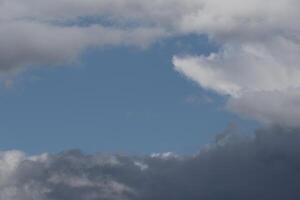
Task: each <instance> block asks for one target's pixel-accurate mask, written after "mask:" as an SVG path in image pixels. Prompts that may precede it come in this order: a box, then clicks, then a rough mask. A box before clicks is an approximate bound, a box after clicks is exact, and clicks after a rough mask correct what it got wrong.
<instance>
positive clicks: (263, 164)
mask: <svg viewBox="0 0 300 200" xmlns="http://www.w3.org/2000/svg"><path fill="white" fill-rule="evenodd" d="M299 151H300V134H299V130H292V129H283V128H279V127H275V128H270V129H264V130H260V131H258V132H257V133H256V135H255V137H253V138H248V137H245V136H241V135H239V134H237V132H236V131H234V130H231V129H228V130H227V131H225V132H224V133H222V134H220V135H218V137H217V138H216V142H215V143H214V144H211V145H209V146H207V147H206V148H205V149H203V150H202V151H201V152H200V153H199V154H197V155H194V156H178V155H174V154H172V153H164V154H153V155H150V156H139V157H135V156H120V155H104V154H95V155H85V154H82V153H81V152H79V151H68V152H64V153H60V154H54V155H47V154H44V155H39V156H31V157H28V156H26V155H24V153H22V152H19V151H8V152H1V153H0V199H1V200H71V199H72V200H96V199H104V200H121V199H122V200H124V199H125V200H126V199H127V200H150V199H151V200H160V199H162V200H164V199H174V200H177V199H178V200H182V199H190V200H196V199H197V200H198V199H207V200H215V199H232V200H240V199H245V200H253V199H265V200H277V199H278V200H279V199H290V200H294V199H295V200H296V199H299V197H300V192H299V188H298V186H299V184H300V173H299V167H300V159H299Z"/></svg>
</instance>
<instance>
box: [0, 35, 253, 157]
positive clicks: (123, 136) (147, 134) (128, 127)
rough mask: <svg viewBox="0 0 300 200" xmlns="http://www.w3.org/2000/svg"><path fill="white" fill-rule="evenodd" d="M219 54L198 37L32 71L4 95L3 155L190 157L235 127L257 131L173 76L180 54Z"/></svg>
mask: <svg viewBox="0 0 300 200" xmlns="http://www.w3.org/2000/svg"><path fill="white" fill-rule="evenodd" d="M199 47H200V48H199ZM216 49H217V48H216V46H215V45H213V44H211V43H210V42H208V39H207V38H206V37H205V36H200V37H198V36H194V35H190V36H186V37H181V38H173V39H169V40H165V41H161V42H157V43H156V44H154V45H152V46H150V47H148V48H146V49H140V48H135V47H118V48H109V47H107V48H94V49H89V50H87V51H85V52H84V53H83V55H82V56H81V58H80V59H79V62H78V63H77V64H71V65H68V66H63V67H53V68H39V69H36V70H30V71H28V72H27V73H25V74H22V75H20V76H18V78H17V79H16V80H15V83H14V85H13V86H12V87H11V88H4V87H3V88H2V89H1V94H0V95H1V98H0V108H1V111H2V112H1V113H2V114H1V116H0V121H1V126H0V132H1V133H2V140H1V148H2V149H12V148H13V149H21V150H23V151H25V152H28V153H41V152H59V151H62V150H65V149H74V148H79V149H82V150H84V151H86V152H97V151H102V152H103V151H104V152H123V153H124V152H126V153H134V154H146V153H153V152H165V151H174V152H177V153H184V154H185V153H194V152H197V151H198V150H199V149H200V148H201V147H202V146H203V145H204V144H207V143H209V142H210V141H212V140H213V138H214V136H215V134H217V133H218V132H221V131H222V130H223V129H224V128H225V127H226V126H227V125H228V124H229V123H231V122H234V123H237V124H239V125H240V126H241V128H242V129H245V130H246V131H250V130H252V129H253V128H254V127H255V126H256V125H255V123H254V122H252V121H247V120H242V119H240V118H238V117H237V116H235V115H234V114H232V113H230V112H227V111H226V110H225V109H224V102H225V98H226V97H225V98H224V97H221V96H219V95H217V94H215V93H213V92H209V91H206V90H203V89H201V88H199V87H198V85H197V84H196V83H194V82H192V81H189V80H188V79H186V78H185V77H184V76H182V75H181V74H179V73H178V72H176V71H175V70H174V69H173V68H174V67H173V64H172V62H171V60H172V56H173V55H174V54H186V53H189V54H193V53H195V54H196V53H197V54H199V53H200V54H208V53H210V52H212V51H215V50H216Z"/></svg>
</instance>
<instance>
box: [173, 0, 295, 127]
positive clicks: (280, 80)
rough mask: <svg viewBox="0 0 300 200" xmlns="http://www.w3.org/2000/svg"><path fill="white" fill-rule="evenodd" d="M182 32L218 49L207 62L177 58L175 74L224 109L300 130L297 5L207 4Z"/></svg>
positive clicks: (282, 1)
mask: <svg viewBox="0 0 300 200" xmlns="http://www.w3.org/2000/svg"><path fill="white" fill-rule="evenodd" d="M205 2H206V3H205V6H204V7H203V9H202V10H201V11H199V12H198V13H197V14H192V15H190V16H188V17H186V18H185V20H183V23H182V27H183V30H185V31H187V32H191V31H195V32H198V33H203V34H207V35H209V36H210V38H211V39H212V40H214V41H215V42H217V43H218V44H220V49H219V51H218V52H213V53H211V54H210V55H209V56H203V55H200V56H185V57H180V56H175V57H174V58H173V63H174V65H175V69H176V70H177V71H179V72H181V73H183V74H185V75H186V76H187V77H189V78H190V79H192V80H194V81H196V82H197V83H199V85H200V86H201V87H204V88H206V89H209V90H213V91H215V92H217V93H219V94H221V95H224V96H227V97H228V98H229V103H228V106H227V107H228V108H229V109H230V110H232V111H235V112H237V113H240V114H242V115H244V116H247V117H252V118H255V119H258V120H260V121H262V122H265V123H277V124H278V123H279V124H285V125H288V126H299V123H298V121H299V120H300V114H299V113H300V112H299V111H300V110H299V106H298V102H299V101H300V95H299V92H298V90H299V87H300V79H299V76H300V69H299V67H300V66H299V64H300V59H299V54H300V37H299V35H300V29H299V27H300V26H299V25H300V24H299V20H297V19H299V18H300V14H299V6H300V5H299V2H298V1H294V0H279V1H276V2H274V1H264V2H261V1H256V0H255V1H236V0H230V1H226V3H225V2H223V3H221V1H218V0H212V1H205Z"/></svg>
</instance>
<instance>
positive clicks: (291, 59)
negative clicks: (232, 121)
mask: <svg viewBox="0 0 300 200" xmlns="http://www.w3.org/2000/svg"><path fill="white" fill-rule="evenodd" d="M299 7H300V3H299V1H297V0H277V1H276V2H274V1H271V0H266V1H263V2H262V1H260V0H252V1H240V0H228V1H226V2H225V1H222V0H184V1H183V0H154V1H140V0H109V1H108V0H86V1H83V0H73V1H70V0H27V1H22V0H0V43H1V46H0V71H1V72H2V73H3V72H6V71H15V70H23V69H24V68H26V67H30V66H53V65H60V64H62V63H66V62H73V61H74V60H76V58H78V56H79V55H80V53H81V52H83V51H84V50H85V49H87V48H90V47H101V46H120V45H126V46H128V45H129V46H139V47H146V46H148V45H149V44H152V43H154V42H156V41H158V40H161V39H163V38H166V37H172V36H182V35H189V34H194V35H199V36H202V35H207V36H208V37H209V38H210V40H211V41H212V42H213V43H216V44H218V46H219V47H220V48H219V50H218V51H217V52H212V53H211V54H210V55H209V56H205V55H198V56H195V55H186V56H176V55H175V56H174V58H173V63H174V66H175V69H176V70H177V71H179V72H181V73H183V74H184V75H186V76H187V77H188V78H190V79H192V80H194V81H196V82H197V83H198V84H199V85H200V86H201V87H203V88H206V89H209V90H213V91H215V92H217V93H218V94H220V95H224V96H227V97H228V98H229V101H228V105H227V107H228V108H229V109H230V110H231V111H234V112H236V113H239V114H241V115H244V116H246V117H252V118H255V119H257V120H260V121H262V122H265V123H276V124H278V123H279V124H284V125H288V126H299V124H298V121H299V119H300V114H299V113H300V110H299V108H298V101H300V96H299V95H298V92H297V90H298V89H299V87H300V79H299V76H300V70H299V63H300V59H299V56H298V55H299V54H300V36H299V35H300V28H299V27H300V24H299V19H300V14H299V13H300V12H299ZM283 96H284V97H283ZM253 99H255V100H254V101H253ZM268 101H271V103H267V102H268ZM262 105H263V106H262ZM286 105H288V106H287V108H286V109H285V108H282V107H286ZM291 108H293V112H290V110H291ZM256 111H257V112H256ZM290 118H293V120H288V119H290Z"/></svg>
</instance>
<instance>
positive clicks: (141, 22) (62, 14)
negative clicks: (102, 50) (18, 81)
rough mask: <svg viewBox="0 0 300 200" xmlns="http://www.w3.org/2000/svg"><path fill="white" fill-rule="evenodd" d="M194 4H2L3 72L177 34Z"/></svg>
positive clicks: (10, 0)
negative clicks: (178, 21)
mask: <svg viewBox="0 0 300 200" xmlns="http://www.w3.org/2000/svg"><path fill="white" fill-rule="evenodd" d="M196 2H197V1H193V0H188V1H185V2H182V1H179V0H175V1H174V0H158V1H154V2H153V1H152V2H148V1H139V0H126V1H122V0H113V1H106V0H87V1H82V0H75V1H70V0H59V1H58V0H43V1H37V0H28V1H26V2H25V1H21V0H1V1H0V43H1V46H0V70H1V72H2V73H3V72H7V71H8V72H9V71H14V70H22V69H24V68H26V67H30V66H55V65H60V64H63V63H66V62H73V61H74V60H76V59H77V58H78V56H79V55H80V53H81V52H83V51H84V50H86V49H87V48H90V47H102V46H124V45H125V46H128V45H130V46H139V47H146V46H148V45H149V44H151V43H153V42H155V41H157V40H159V39H162V38H165V37H167V36H171V35H173V34H175V32H176V31H174V28H175V25H174V24H175V21H174V18H176V17H177V16H178V17H180V16H182V15H184V13H186V12H190V10H194V9H195V8H193V6H196V5H198V4H199V3H196Z"/></svg>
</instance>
